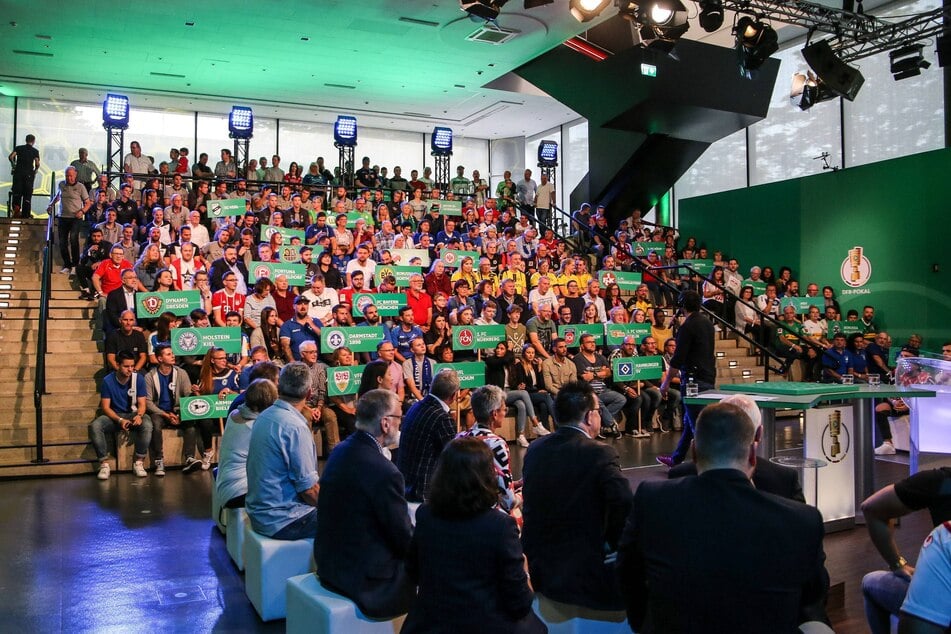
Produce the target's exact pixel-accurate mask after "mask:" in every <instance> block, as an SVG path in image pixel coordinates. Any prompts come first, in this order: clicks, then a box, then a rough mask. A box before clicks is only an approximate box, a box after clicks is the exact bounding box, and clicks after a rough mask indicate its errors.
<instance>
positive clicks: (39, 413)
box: [33, 172, 56, 464]
mask: <svg viewBox="0 0 951 634" xmlns="http://www.w3.org/2000/svg"><path fill="white" fill-rule="evenodd" d="M55 191H56V173H55V172H54V173H52V174H50V192H51V195H52V192H55ZM55 216H56V214H55V213H54V212H53V210H52V209H51V210H50V211H49V213H48V215H47V219H46V235H45V239H44V241H43V265H42V270H41V271H40V319H39V322H38V324H37V328H38V330H37V333H36V371H35V374H34V375H33V409H34V410H35V414H36V457H35V458H34V459H33V462H34V463H35V464H43V463H45V462H49V461H48V460H47V459H45V458H44V457H43V395H44V394H45V393H46V352H47V345H46V342H47V332H46V331H47V326H48V323H49V318H50V295H51V292H50V275H51V274H52V271H53V218H54V217H55Z"/></svg>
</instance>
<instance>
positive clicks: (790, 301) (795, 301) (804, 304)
mask: <svg viewBox="0 0 951 634" xmlns="http://www.w3.org/2000/svg"><path fill="white" fill-rule="evenodd" d="M787 306H795V308H796V313H798V314H800V315H805V314H806V313H808V312H809V309H810V308H812V307H813V306H815V307H816V308H818V309H819V314H820V315H822V314H823V313H825V310H826V300H825V298H824V297H783V298H782V299H781V300H779V309H780V310H784V309H785V308H786V307H787Z"/></svg>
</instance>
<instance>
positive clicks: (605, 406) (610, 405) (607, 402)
mask: <svg viewBox="0 0 951 634" xmlns="http://www.w3.org/2000/svg"><path fill="white" fill-rule="evenodd" d="M598 400H599V401H600V402H601V425H602V427H611V426H613V425H615V422H616V421H615V417H616V416H617V415H618V414H620V413H621V410H622V409H624V405H625V404H626V403H627V399H626V398H625V397H624V395H622V394H619V393H618V392H615V391H614V390H610V389H608V390H604V391H603V392H601V393H600V394H598Z"/></svg>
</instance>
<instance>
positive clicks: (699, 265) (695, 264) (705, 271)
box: [678, 260, 713, 277]
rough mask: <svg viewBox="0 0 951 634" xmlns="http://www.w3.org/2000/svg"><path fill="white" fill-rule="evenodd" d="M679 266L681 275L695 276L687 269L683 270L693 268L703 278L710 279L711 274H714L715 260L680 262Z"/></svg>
mask: <svg viewBox="0 0 951 634" xmlns="http://www.w3.org/2000/svg"><path fill="white" fill-rule="evenodd" d="M678 264H679V265H680V266H681V268H680V274H681V275H693V273H691V272H690V271H688V270H687V269H686V268H683V267H685V266H689V267H692V268H693V269H694V270H695V271H696V272H697V274H699V275H701V276H702V277H710V274H711V273H713V260H680V261H679V262H678Z"/></svg>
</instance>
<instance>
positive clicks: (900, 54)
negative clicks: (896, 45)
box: [888, 44, 931, 81]
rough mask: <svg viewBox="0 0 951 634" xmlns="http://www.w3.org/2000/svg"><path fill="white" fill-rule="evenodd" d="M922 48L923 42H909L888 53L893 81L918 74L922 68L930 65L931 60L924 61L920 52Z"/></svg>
mask: <svg viewBox="0 0 951 634" xmlns="http://www.w3.org/2000/svg"><path fill="white" fill-rule="evenodd" d="M923 48H924V44H911V45H909V46H904V47H902V48H900V49H897V50H894V51H891V52H890V53H889V54H888V59H889V60H890V61H891V72H892V77H894V79H895V81H899V80H902V79H908V78H909V77H914V76H916V75H920V74H921V70H922V69H925V68H930V67H931V62H928V61H926V60H925V58H924V56H923V55H922V54H921V50H922V49H923Z"/></svg>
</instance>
